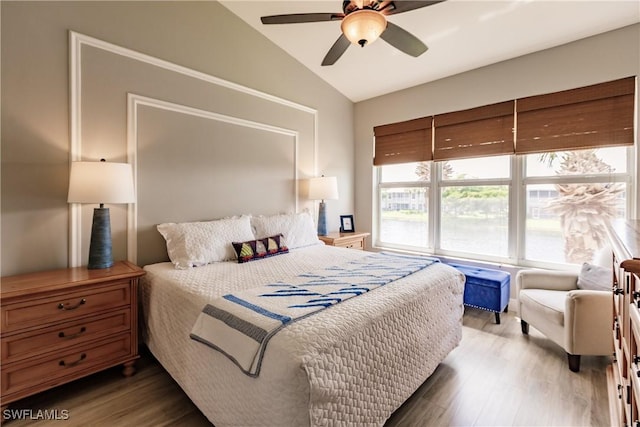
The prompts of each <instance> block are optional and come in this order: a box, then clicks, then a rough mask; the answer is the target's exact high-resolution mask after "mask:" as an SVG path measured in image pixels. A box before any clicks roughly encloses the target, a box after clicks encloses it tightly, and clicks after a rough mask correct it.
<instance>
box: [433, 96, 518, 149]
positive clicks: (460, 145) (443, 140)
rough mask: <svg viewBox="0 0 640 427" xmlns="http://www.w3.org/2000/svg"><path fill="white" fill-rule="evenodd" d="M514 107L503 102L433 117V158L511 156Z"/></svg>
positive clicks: (512, 102)
mask: <svg viewBox="0 0 640 427" xmlns="http://www.w3.org/2000/svg"><path fill="white" fill-rule="evenodd" d="M514 104H515V102H514V101H507V102H501V103H499V104H492V105H485V106H483V107H477V108H472V109H470V110H463V111H456V112H453V113H446V114H439V115H437V116H435V117H434V118H433V126H434V128H435V140H434V145H433V159H434V160H436V161H438V160H448V159H462V158H469V157H485V156H499V155H502V154H513V152H514V151H513V125H514Z"/></svg>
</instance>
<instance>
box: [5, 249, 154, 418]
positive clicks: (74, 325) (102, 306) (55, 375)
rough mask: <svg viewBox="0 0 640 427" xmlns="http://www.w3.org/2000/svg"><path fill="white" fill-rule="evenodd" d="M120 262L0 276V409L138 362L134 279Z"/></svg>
mask: <svg viewBox="0 0 640 427" xmlns="http://www.w3.org/2000/svg"><path fill="white" fill-rule="evenodd" d="M142 275H144V271H143V270H142V269H141V268H139V267H137V266H135V265H133V264H131V263H128V262H125V261H122V262H116V263H115V264H114V265H113V266H112V267H110V268H105V269H99V270H88V269H87V268H85V267H78V268H69V269H62V270H54V271H47V272H41V273H32V274H24V275H19V276H11V277H3V278H2V279H1V282H0V298H1V300H0V306H1V307H0V308H1V314H2V318H1V319H0V322H1V326H2V330H1V331H2V334H1V343H2V359H1V371H2V372H1V375H2V384H1V389H0V391H1V396H2V410H3V413H4V409H6V407H7V406H8V405H9V404H10V403H12V402H14V401H16V400H18V399H21V398H23V397H26V396H29V395H32V394H34V393H37V392H40V391H43V390H46V389H49V388H51V387H54V386H57V385H59V384H63V383H66V382H69V381H72V380H75V379H77V378H80V377H83V376H86V375H89V374H92V373H94V372H97V371H100V370H102V369H105V368H109V367H112V366H115V365H119V364H124V371H123V374H124V375H125V376H129V375H132V374H133V373H134V372H135V369H134V366H133V365H134V363H135V360H136V359H137V358H138V328H137V313H138V310H137V295H138V278H139V277H140V276H142Z"/></svg>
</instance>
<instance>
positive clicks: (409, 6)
mask: <svg viewBox="0 0 640 427" xmlns="http://www.w3.org/2000/svg"><path fill="white" fill-rule="evenodd" d="M443 1H444V0H434V1H406V0H395V1H391V2H389V3H388V4H386V5H384V6H383V7H382V8H381V9H380V12H382V13H383V14H384V15H387V16H388V15H396V14H398V13H402V12H408V11H410V10H415V9H420V8H423V7H427V6H432V5H434V4H438V3H442V2H443Z"/></svg>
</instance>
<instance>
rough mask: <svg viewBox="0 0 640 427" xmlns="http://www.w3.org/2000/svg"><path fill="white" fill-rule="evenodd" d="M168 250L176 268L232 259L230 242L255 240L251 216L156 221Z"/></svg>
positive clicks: (233, 253) (232, 253) (232, 252)
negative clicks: (210, 219)
mask: <svg viewBox="0 0 640 427" xmlns="http://www.w3.org/2000/svg"><path fill="white" fill-rule="evenodd" d="M157 228H158V231H159V232H160V234H162V237H164V239H165V241H166V243H167V253H168V254H169V259H170V260H171V262H172V263H173V265H174V266H175V267H176V268H178V269H187V268H191V267H198V266H201V265H205V264H210V263H212V262H218V261H228V260H232V259H235V257H236V254H235V252H234V251H233V248H232V247H230V246H229V242H233V241H244V240H250V239H255V236H254V235H253V229H252V228H251V222H250V217H249V216H247V215H243V216H241V217H235V218H224V219H219V220H215V221H203V222H184V223H166V224H159V225H158V227H157Z"/></svg>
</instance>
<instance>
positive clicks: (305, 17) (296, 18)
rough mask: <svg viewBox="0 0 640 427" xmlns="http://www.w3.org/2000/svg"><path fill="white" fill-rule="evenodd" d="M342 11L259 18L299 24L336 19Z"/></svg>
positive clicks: (264, 21) (270, 22) (341, 16)
mask: <svg viewBox="0 0 640 427" xmlns="http://www.w3.org/2000/svg"><path fill="white" fill-rule="evenodd" d="M342 18H344V13H292V14H289V15H271V16H263V17H261V18H260V20H261V21H262V23H263V24H301V23H305V22H324V21H338V20H341V19H342Z"/></svg>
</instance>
